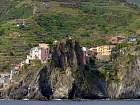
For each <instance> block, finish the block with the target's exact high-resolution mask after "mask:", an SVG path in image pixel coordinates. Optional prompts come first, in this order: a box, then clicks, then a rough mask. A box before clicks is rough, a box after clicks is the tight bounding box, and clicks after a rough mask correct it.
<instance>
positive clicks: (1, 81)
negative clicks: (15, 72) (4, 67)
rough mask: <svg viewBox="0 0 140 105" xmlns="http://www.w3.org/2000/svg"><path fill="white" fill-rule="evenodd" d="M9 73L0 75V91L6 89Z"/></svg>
mask: <svg viewBox="0 0 140 105" xmlns="http://www.w3.org/2000/svg"><path fill="white" fill-rule="evenodd" d="M10 77H11V76H10V73H0V89H2V88H6V87H7V86H8V85H9V83H10Z"/></svg>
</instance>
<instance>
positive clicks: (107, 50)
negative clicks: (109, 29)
mask: <svg viewBox="0 0 140 105" xmlns="http://www.w3.org/2000/svg"><path fill="white" fill-rule="evenodd" d="M114 47H115V46H114V45H103V46H98V47H96V49H97V54H100V55H111V51H112V48H114Z"/></svg>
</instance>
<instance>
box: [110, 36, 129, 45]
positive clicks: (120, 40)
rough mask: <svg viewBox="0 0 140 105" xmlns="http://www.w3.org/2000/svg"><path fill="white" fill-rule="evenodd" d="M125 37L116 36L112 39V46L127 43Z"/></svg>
mask: <svg viewBox="0 0 140 105" xmlns="http://www.w3.org/2000/svg"><path fill="white" fill-rule="evenodd" d="M125 39H126V38H125V37H124V36H115V37H112V38H111V44H113V45H115V44H118V43H122V42H124V41H125Z"/></svg>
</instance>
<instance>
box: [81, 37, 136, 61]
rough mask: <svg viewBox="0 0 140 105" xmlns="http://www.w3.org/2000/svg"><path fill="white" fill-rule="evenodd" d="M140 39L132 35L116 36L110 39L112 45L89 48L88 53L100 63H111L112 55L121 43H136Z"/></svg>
mask: <svg viewBox="0 0 140 105" xmlns="http://www.w3.org/2000/svg"><path fill="white" fill-rule="evenodd" d="M137 39H138V37H137V36H136V35H130V36H128V37H125V36H123V35H119V36H114V37H112V38H111V39H110V43H111V44H110V45H102V46H96V47H92V48H89V49H88V50H86V51H87V53H89V52H90V53H91V54H92V55H93V56H94V57H95V58H96V59H97V60H100V61H109V60H110V55H111V54H112V50H113V48H115V47H116V45H117V44H120V43H136V42H137ZM84 49H85V48H84Z"/></svg>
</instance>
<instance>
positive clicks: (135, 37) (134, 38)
mask: <svg viewBox="0 0 140 105" xmlns="http://www.w3.org/2000/svg"><path fill="white" fill-rule="evenodd" d="M128 41H129V42H130V43H134V42H136V41H137V36H136V35H130V36H128Z"/></svg>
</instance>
